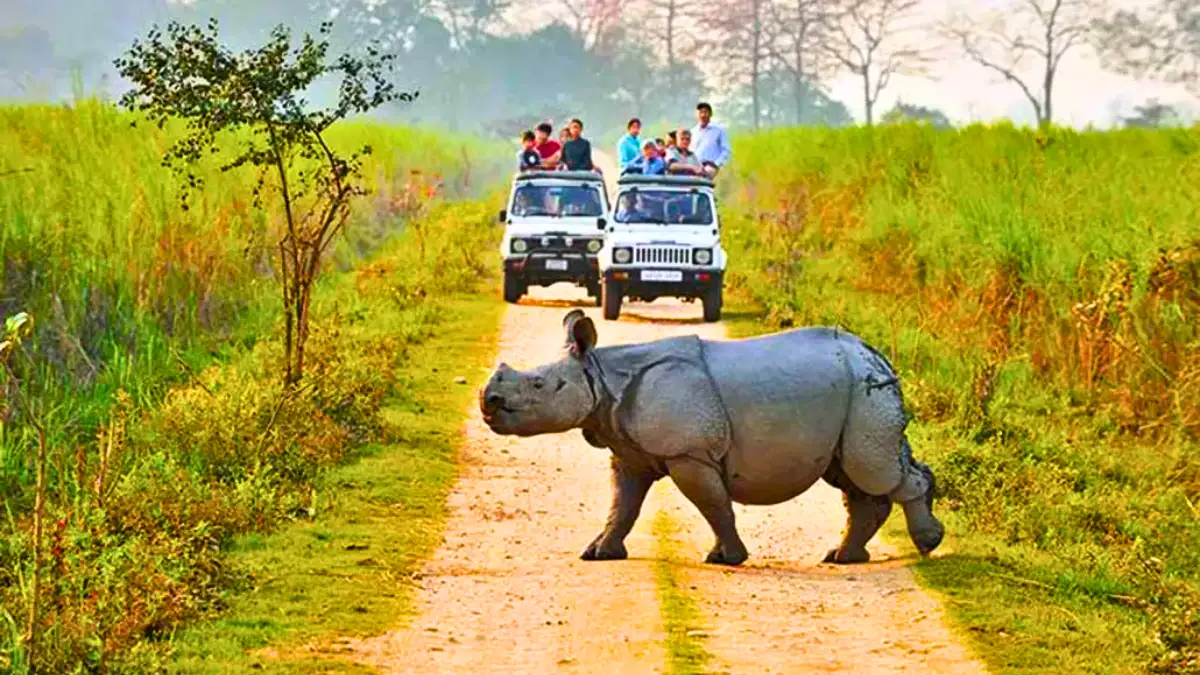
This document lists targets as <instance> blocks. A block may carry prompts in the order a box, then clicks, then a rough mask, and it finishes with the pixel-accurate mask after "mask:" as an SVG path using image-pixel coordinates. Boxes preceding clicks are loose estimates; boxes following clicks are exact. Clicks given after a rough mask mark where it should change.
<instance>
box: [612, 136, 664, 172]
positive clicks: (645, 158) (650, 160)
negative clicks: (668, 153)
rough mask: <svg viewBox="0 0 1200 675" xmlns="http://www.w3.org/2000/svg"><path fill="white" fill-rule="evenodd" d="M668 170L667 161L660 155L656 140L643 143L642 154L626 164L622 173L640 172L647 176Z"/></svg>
mask: <svg viewBox="0 0 1200 675" xmlns="http://www.w3.org/2000/svg"><path fill="white" fill-rule="evenodd" d="M666 172H667V163H666V162H665V161H664V160H663V158H662V157H659V156H658V147H657V146H656V145H655V143H654V141H650V140H648V141H646V142H645V143H643V144H642V154H640V155H638V156H637V157H636V158H635V159H634V160H633V161H631V162H629V164H628V165H626V166H625V170H624V171H622V172H621V173H622V174H629V173H640V174H643V175H647V176H661V175H663V174H665V173H666Z"/></svg>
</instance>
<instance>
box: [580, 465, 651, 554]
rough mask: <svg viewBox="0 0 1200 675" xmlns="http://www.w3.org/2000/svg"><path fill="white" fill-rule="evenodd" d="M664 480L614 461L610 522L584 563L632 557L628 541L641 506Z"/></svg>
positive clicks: (649, 472) (595, 540) (592, 546)
mask: <svg viewBox="0 0 1200 675" xmlns="http://www.w3.org/2000/svg"><path fill="white" fill-rule="evenodd" d="M660 477H661V476H659V475H657V474H655V473H654V472H652V471H647V470H640V471H639V470H634V469H631V468H628V467H623V466H622V465H621V463H620V462H619V461H618V460H617V458H616V457H614V458H613V461H612V489H613V501H612V507H611V508H610V509H609V511H608V522H606V523H605V525H604V531H603V532H601V533H600V535H599V536H597V537H596V538H595V539H594V540H592V543H591V544H589V545H588V547H587V549H586V550H584V552H583V555H582V556H580V558H582V559H583V560H624V559H626V558H628V557H629V553H628V552H627V551H626V550H625V537H627V536H629V532H630V531H631V530H632V529H633V524H634V523H636V522H637V519H638V514H639V513H641V511H642V503H643V502H645V501H646V494H647V493H648V492H650V486H652V485H654V482H655V481H656V480H658V479H659V478H660Z"/></svg>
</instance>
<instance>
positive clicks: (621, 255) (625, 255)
mask: <svg viewBox="0 0 1200 675" xmlns="http://www.w3.org/2000/svg"><path fill="white" fill-rule="evenodd" d="M630 260H633V249H631V248H615V249H613V262H615V263H617V264H618V265H624V264H626V263H628V262H629V261H630Z"/></svg>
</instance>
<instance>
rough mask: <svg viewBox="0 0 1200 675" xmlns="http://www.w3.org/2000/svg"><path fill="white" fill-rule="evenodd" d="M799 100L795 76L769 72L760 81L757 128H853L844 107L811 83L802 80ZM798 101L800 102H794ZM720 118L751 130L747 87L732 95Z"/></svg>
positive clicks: (781, 69) (776, 70)
mask: <svg viewBox="0 0 1200 675" xmlns="http://www.w3.org/2000/svg"><path fill="white" fill-rule="evenodd" d="M802 84H803V86H802V87H801V89H800V92H799V96H797V92H796V79H795V74H794V73H792V72H791V71H790V70H788V69H786V68H778V69H772V70H769V71H767V72H765V73H764V74H763V75H762V76H761V77H760V78H759V85H758V88H759V91H758V100H759V124H760V126H765V127H777V126H820V127H843V126H850V125H852V124H854V116H853V115H851V114H850V111H849V110H848V109H847V108H846V106H845V104H843V103H842V102H841V101H837V100H835V99H833V98H831V97H830V96H829V95H828V94H826V93H825V92H824V91H822V90H821V89H820V88H819V87H817V86H816V85H815V84H814V83H813V82H812V81H810V80H804V81H803V83H802ZM797 99H799V100H797ZM723 108H724V109H726V110H727V112H726V113H725V114H724V115H723V118H724V119H726V120H728V121H729V124H730V125H731V126H733V127H735V128H740V129H754V128H755V127H754V109H753V100H752V92H751V91H750V90H749V85H748V84H747V85H743V86H742V87H741V88H739V89H738V90H736V91H735V92H734V96H733V97H732V100H730V101H729V102H728V103H726V104H725V105H724V106H723Z"/></svg>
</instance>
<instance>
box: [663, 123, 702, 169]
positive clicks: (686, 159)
mask: <svg viewBox="0 0 1200 675" xmlns="http://www.w3.org/2000/svg"><path fill="white" fill-rule="evenodd" d="M691 145H692V132H691V131H689V130H687V129H680V130H679V132H678V134H677V135H676V144H675V147H673V148H671V149H670V150H668V151H667V173H669V174H675V175H685V176H701V177H705V176H708V175H709V174H710V173H711V171H710V170H709V168H708V167H706V166H705V165H704V164H703V163H702V162H701V161H700V157H699V156H698V155H696V153H694V152H692V150H691Z"/></svg>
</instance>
